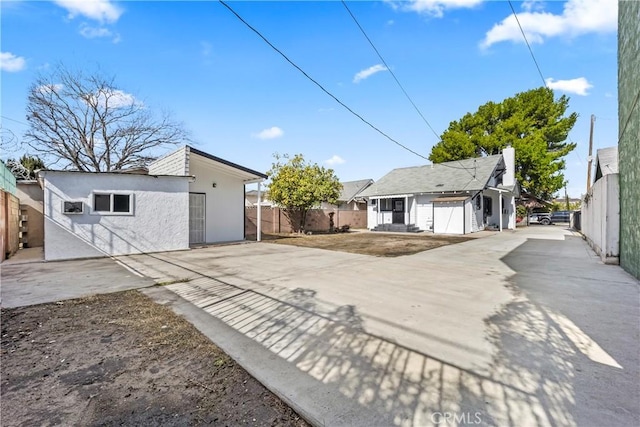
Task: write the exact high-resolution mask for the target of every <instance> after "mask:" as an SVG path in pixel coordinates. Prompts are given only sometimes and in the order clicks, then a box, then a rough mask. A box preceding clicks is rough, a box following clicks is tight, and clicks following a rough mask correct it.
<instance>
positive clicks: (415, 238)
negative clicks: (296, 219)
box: [264, 232, 472, 257]
mask: <svg viewBox="0 0 640 427" xmlns="http://www.w3.org/2000/svg"><path fill="white" fill-rule="evenodd" d="M471 239H472V238H471V237H463V236H445V235H433V234H424V233H420V234H409V233H405V234H389V233H365V232H349V233H334V234H311V235H300V234H298V235H292V234H279V235H267V236H265V238H264V241H267V242H272V243H278V244H283V245H293V246H303V247H307V248H318V249H329V250H332V251H341V252H351V253H356V254H364V255H375V256H384V257H396V256H401V255H411V254H415V253H418V252H422V251H426V250H428V249H433V248H438V247H440V246H446V245H451V244H454V243H460V242H466V241H467V240H471Z"/></svg>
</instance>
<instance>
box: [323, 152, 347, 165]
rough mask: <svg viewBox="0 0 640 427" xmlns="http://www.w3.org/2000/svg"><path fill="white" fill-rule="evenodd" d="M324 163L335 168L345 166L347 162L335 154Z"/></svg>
mask: <svg viewBox="0 0 640 427" xmlns="http://www.w3.org/2000/svg"><path fill="white" fill-rule="evenodd" d="M324 162H325V163H326V164H328V165H329V166H335V165H341V164H343V163H344V162H345V160H344V159H343V158H342V157H340V156H338V155H337V154H334V155H333V156H332V157H331V158H330V159H327V160H325V161H324Z"/></svg>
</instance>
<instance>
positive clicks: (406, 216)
mask: <svg viewBox="0 0 640 427" xmlns="http://www.w3.org/2000/svg"><path fill="white" fill-rule="evenodd" d="M409 224H411V215H410V214H409V196H405V197H404V225H409Z"/></svg>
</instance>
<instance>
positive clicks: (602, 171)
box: [594, 146, 619, 181]
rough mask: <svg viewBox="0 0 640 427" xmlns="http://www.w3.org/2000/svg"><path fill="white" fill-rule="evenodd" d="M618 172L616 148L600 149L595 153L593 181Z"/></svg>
mask: <svg viewBox="0 0 640 427" xmlns="http://www.w3.org/2000/svg"><path fill="white" fill-rule="evenodd" d="M618 172H619V170H618V146H615V147H607V148H600V149H599V150H598V151H596V176H595V178H594V181H597V180H599V179H600V178H602V177H603V176H605V175H609V174H612V173H618Z"/></svg>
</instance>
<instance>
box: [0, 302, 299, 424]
mask: <svg viewBox="0 0 640 427" xmlns="http://www.w3.org/2000/svg"><path fill="white" fill-rule="evenodd" d="M1 321H2V350H1V352H2V353H1V358H2V380H1V381H2V382H1V394H2V398H1V399H0V410H1V411H0V413H1V419H0V425H2V426H30V425H94V426H111V425H144V426H159V425H162V426H171V425H181V426H182V425H209V424H210V425H220V426H236V425H257V426H307V424H306V423H305V422H304V421H303V420H302V419H301V418H300V417H299V416H298V415H297V414H296V413H295V412H294V411H293V410H292V409H290V408H289V407H288V406H286V405H285V404H284V403H283V402H282V401H281V400H279V399H278V398H277V397H276V396H275V395H273V394H272V393H271V392H269V391H268V390H267V389H265V388H264V386H262V384H260V383H259V382H258V381H256V380H255V379H254V378H253V377H251V376H250V375H249V374H248V373H247V372H246V371H244V369H242V368H241V367H239V366H238V365H237V364H236V363H235V362H234V361H233V360H232V359H230V358H229V357H228V356H227V355H226V354H225V353H223V352H222V351H221V350H220V349H218V348H217V347H216V346H215V345H213V344H212V343H211V342H210V341H209V340H208V339H207V338H206V337H205V336H204V335H202V334H200V332H199V331H197V330H196V329H195V328H194V327H193V326H192V325H191V324H189V323H188V322H187V321H186V320H184V319H182V318H181V317H178V316H176V315H175V314H174V313H173V312H172V311H171V310H169V309H168V308H166V307H164V306H161V305H158V304H156V303H154V302H152V301H151V300H150V299H148V298H147V297H146V296H144V295H142V294H141V293H139V292H137V291H127V292H119V293H114V294H106V295H100V296H95V297H90V298H82V299H76V300H68V301H64V302H58V303H53V304H41V305H35V306H28V307H20V308H13V309H2V313H1Z"/></svg>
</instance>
